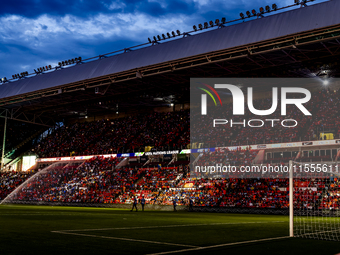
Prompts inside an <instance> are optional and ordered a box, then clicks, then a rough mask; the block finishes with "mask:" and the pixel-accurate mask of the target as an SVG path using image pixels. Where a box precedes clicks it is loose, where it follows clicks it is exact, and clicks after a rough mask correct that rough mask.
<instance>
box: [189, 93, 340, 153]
mask: <svg viewBox="0 0 340 255" xmlns="http://www.w3.org/2000/svg"><path fill="white" fill-rule="evenodd" d="M292 96H293V97H294V96H295V97H297V96H298V95H292ZM339 99H340V90H329V89H323V90H320V91H317V92H313V93H312V98H311V100H310V101H309V102H307V103H305V104H304V106H305V107H306V109H308V111H309V112H310V113H311V114H312V116H305V115H304V114H303V113H302V112H301V111H300V110H299V109H298V108H297V107H296V106H295V105H287V110H286V112H287V115H285V116H281V109H280V107H278V108H277V109H276V111H275V112H274V113H273V114H271V115H270V116H257V115H254V114H252V113H251V112H250V111H249V110H248V109H247V108H246V110H245V113H244V115H242V116H237V115H233V111H232V105H230V107H225V108H222V109H221V108H219V107H215V108H212V107H211V108H209V114H208V115H205V116H202V115H201V113H200V112H199V111H200V109H197V113H196V114H194V115H193V118H192V121H191V122H192V123H191V124H192V125H191V130H190V132H191V142H192V143H197V144H199V143H204V144H205V145H204V147H206V148H211V147H223V146H233V145H251V144H269V143H283V142H296V141H310V140H318V139H324V137H320V133H328V132H329V133H332V134H333V135H334V138H340V128H339V124H340V118H339V108H340V105H339ZM278 101H279V102H278V105H280V100H278ZM271 106H272V100H271V99H257V100H254V108H255V109H259V110H260V109H262V110H264V109H270V108H271ZM192 111H193V112H194V111H195V109H193V110H192ZM221 117H223V119H226V120H228V123H227V124H224V125H216V127H215V128H214V129H212V128H211V126H212V123H213V119H221ZM251 119H256V121H253V122H251V123H250V125H253V126H261V125H262V124H263V127H261V128H256V127H250V125H248V120H251ZM266 119H275V120H276V121H273V122H272V121H266ZM284 119H287V120H288V119H294V120H296V122H297V123H298V125H297V126H296V127H290V128H287V127H283V125H282V124H281V121H282V120H284ZM231 120H232V122H233V123H234V124H233V127H231V126H230V125H231ZM260 120H261V121H262V123H261V121H260ZM278 120H280V121H278ZM284 124H285V125H289V126H294V125H295V122H293V121H286V122H285V123H284ZM272 126H273V127H272Z"/></svg>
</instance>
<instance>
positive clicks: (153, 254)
mask: <svg viewBox="0 0 340 255" xmlns="http://www.w3.org/2000/svg"><path fill="white" fill-rule="evenodd" d="M286 238H290V237H289V236H281V237H273V238H266V239H258V240H251V241H243V242H237V243H226V244H218V245H212V246H205V247H196V248H191V249H183V250H176V251H165V252H159V253H152V254H149V255H163V254H172V253H182V252H187V251H198V250H204V249H212V248H218V247H223V246H232V245H238V244H248V243H258V242H264V241H272V240H279V239H286Z"/></svg>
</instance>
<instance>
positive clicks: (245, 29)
mask: <svg viewBox="0 0 340 255" xmlns="http://www.w3.org/2000/svg"><path fill="white" fill-rule="evenodd" d="M339 9H340V1H339V0H332V1H329V2H325V3H320V4H315V5H311V6H308V7H303V8H299V9H294V10H291V11H287V12H283V13H278V14H276V15H270V16H267V17H263V18H258V19H256V20H252V21H247V22H242V23H239V24H235V25H231V26H227V27H223V28H219V29H215V30H210V31H207V32H202V33H197V34H193V35H191V36H187V37H184V38H181V39H178V40H173V41H165V42H164V43H160V44H156V45H152V46H149V47H145V48H141V49H137V50H133V51H127V52H125V53H122V54H118V55H114V56H110V57H104V58H100V59H98V60H95V61H91V62H86V63H82V64H77V65H75V66H72V67H68V68H62V69H60V70H55V71H49V72H46V73H42V74H38V75H36V76H34V77H26V78H23V79H20V80H17V81H13V82H9V83H5V84H3V85H1V86H0V106H2V107H5V111H7V110H8V109H10V110H11V112H8V113H6V114H7V116H8V114H10V115H11V116H12V118H13V116H14V115H15V114H23V113H24V114H26V115H27V114H29V113H30V114H33V115H34V116H33V117H32V118H34V119H35V120H36V118H35V117H36V115H39V117H42V116H46V117H50V116H51V115H55V116H56V115H60V116H63V117H65V116H66V115H67V114H69V113H70V112H79V111H81V110H82V111H85V109H86V111H90V109H89V107H90V108H91V109H92V110H95V105H96V107H97V109H96V111H97V112H101V111H104V110H105V109H104V108H103V106H99V108H98V101H102V100H104V99H105V100H110V99H114V100H115V101H116V102H118V100H123V101H124V102H125V103H126V101H127V99H128V101H130V103H131V101H136V100H135V98H134V96H137V97H139V98H140V97H141V96H143V97H144V99H140V100H141V101H140V102H138V100H137V101H136V102H135V104H133V105H131V104H130V106H138V104H141V105H145V104H148V105H150V106H155V102H154V101H153V100H152V99H150V98H152V97H157V96H158V94H161V96H164V95H165V96H170V95H177V96H180V95H182V94H183V93H185V91H186V90H188V85H189V83H188V81H189V78H190V77H199V76H200V77H207V76H209V77H223V76H229V75H233V76H235V75H240V74H241V75H249V76H252V75H253V74H252V72H253V71H254V70H256V68H257V69H260V70H262V71H263V70H265V69H268V68H272V67H278V66H282V65H285V64H290V63H299V62H301V61H310V62H311V63H315V61H313V59H320V58H324V57H325V56H326V57H330V60H331V61H333V60H334V59H336V58H337V56H338V55H339V53H338V52H339V51H338V47H339V46H340V43H339V41H338V39H339V38H340V16H339V15H338V10H339ZM328 42H329V44H328V45H327V43H328ZM306 45H307V46H306ZM308 45H310V46H308ZM272 52H274V53H275V54H272V55H270V54H271V53H272ZM239 59H242V61H241V60H239ZM232 61H234V62H232ZM237 61H239V62H237ZM327 61H328V60H327ZM184 69H185V70H184ZM137 72H138V73H139V75H138V74H137ZM259 73H260V72H256V75H258V74H259ZM262 73H264V72H262ZM266 73H268V71H266ZM138 76H139V78H138ZM141 77H143V78H142V79H140V78H141ZM295 77H296V75H295ZM184 84H185V85H186V86H187V87H186V88H183V85H184ZM181 86H182V87H181ZM183 91H184V92H183ZM151 93H153V94H152V97H149V96H150V94H151ZM95 94H96V95H95ZM145 98H148V99H147V101H148V102H147V103H146V102H145ZM111 101H112V100H111ZM121 105H122V104H120V107H121ZM108 108H109V110H110V109H111V111H115V107H112V106H108ZM3 115H4V114H3V113H2V116H3ZM14 118H15V116H14ZM17 119H19V117H18V116H17ZM27 119H28V117H27Z"/></svg>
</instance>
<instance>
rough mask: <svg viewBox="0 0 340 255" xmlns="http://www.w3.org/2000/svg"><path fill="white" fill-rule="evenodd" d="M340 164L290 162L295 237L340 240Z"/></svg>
mask: <svg viewBox="0 0 340 255" xmlns="http://www.w3.org/2000/svg"><path fill="white" fill-rule="evenodd" d="M339 167H340V163H339V164H338V163H335V162H331V163H330V162H321V163H311V162H308V163H304V162H292V161H291V162H290V169H292V174H291V175H290V185H291V186H293V193H292V194H290V199H292V200H293V203H292V204H293V207H291V205H290V210H291V211H290V214H291V217H290V221H291V223H290V228H291V232H290V235H291V236H292V235H293V236H294V237H303V238H313V239H319V240H330V241H340V178H339V177H340V175H339V171H338V170H340V169H338V168H339ZM291 186H290V188H291ZM289 193H290V192H289ZM291 195H292V197H291ZM292 211H293V213H292ZM292 228H293V229H292Z"/></svg>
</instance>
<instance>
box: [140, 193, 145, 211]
mask: <svg viewBox="0 0 340 255" xmlns="http://www.w3.org/2000/svg"><path fill="white" fill-rule="evenodd" d="M140 204H141V205H142V211H143V212H144V205H145V198H144V195H143V197H142V199H141V200H140Z"/></svg>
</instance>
